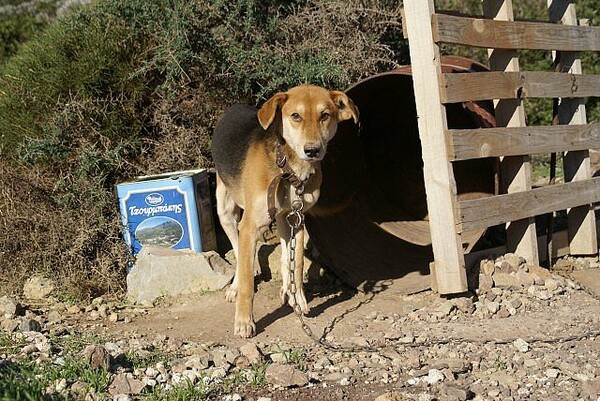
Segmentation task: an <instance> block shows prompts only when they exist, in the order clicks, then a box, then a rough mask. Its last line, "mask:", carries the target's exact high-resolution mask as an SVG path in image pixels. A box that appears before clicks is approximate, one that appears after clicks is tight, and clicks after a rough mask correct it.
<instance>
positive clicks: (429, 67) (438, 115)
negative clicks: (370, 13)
mask: <svg viewBox="0 0 600 401" xmlns="http://www.w3.org/2000/svg"><path fill="white" fill-rule="evenodd" d="M404 13H405V17H406V18H405V21H406V29H407V32H408V40H409V44H410V56H411V64H412V79H413V85H414V93H415V101H416V106H417V115H418V122H419V137H420V139H421V147H422V149H423V155H422V157H423V165H424V166H423V173H424V177H425V190H426V193H427V207H428V211H429V225H430V230H431V241H432V246H433V254H434V258H435V275H436V277H437V289H438V291H439V292H440V294H452V293H460V292H464V291H466V290H467V277H466V271H465V260H464V255H463V249H462V243H461V237H460V234H458V233H457V227H456V224H455V221H456V211H457V204H456V194H457V192H456V182H455V180H454V173H453V171H452V164H451V162H450V161H449V159H448V151H447V148H446V140H445V134H444V133H445V131H446V130H447V128H448V126H447V121H446V109H445V107H444V106H443V105H442V103H441V98H440V92H439V89H438V88H439V85H438V82H439V81H438V77H439V74H440V73H441V67H440V52H439V48H438V46H437V44H435V43H434V42H433V35H432V29H431V23H430V21H431V15H432V14H434V13H435V6H434V2H433V0H405V1H404Z"/></svg>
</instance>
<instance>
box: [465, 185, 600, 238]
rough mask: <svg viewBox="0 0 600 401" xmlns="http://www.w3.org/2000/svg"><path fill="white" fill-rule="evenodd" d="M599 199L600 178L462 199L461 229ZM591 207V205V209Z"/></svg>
mask: <svg viewBox="0 0 600 401" xmlns="http://www.w3.org/2000/svg"><path fill="white" fill-rule="evenodd" d="M599 201H600V177H596V178H592V179H590V180H585V181H573V182H568V183H565V184H556V185H550V186H546V187H542V188H535V189H532V190H529V191H525V192H515V193H511V194H505V195H497V196H490V197H489V198H481V199H476V200H466V201H462V202H459V213H460V216H461V221H462V222H461V223H460V225H459V226H460V231H461V232H462V231H466V230H473V229H477V228H483V227H491V226H495V225H498V224H502V223H505V222H507V221H515V220H520V219H524V218H526V217H529V216H538V215H541V214H544V213H549V212H552V211H557V210H564V209H567V208H569V207H573V206H580V205H586V204H591V203H594V202H599ZM588 209H589V208H588Z"/></svg>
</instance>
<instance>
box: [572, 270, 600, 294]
mask: <svg viewBox="0 0 600 401" xmlns="http://www.w3.org/2000/svg"><path fill="white" fill-rule="evenodd" d="M571 276H572V277H573V278H574V279H575V280H576V281H577V282H579V284H581V285H582V286H584V287H585V288H587V289H588V290H590V291H592V292H593V293H594V294H596V295H597V296H599V297H600V269H587V270H575V271H574V272H572V273H571Z"/></svg>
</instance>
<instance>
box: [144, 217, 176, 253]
mask: <svg viewBox="0 0 600 401" xmlns="http://www.w3.org/2000/svg"><path fill="white" fill-rule="evenodd" d="M182 237H183V227H182V226H181V224H179V222H178V221H177V220H175V219H172V218H170V217H166V216H157V217H151V218H149V219H146V220H144V221H143V222H141V223H140V225H138V226H137V229H136V230H135V238H136V239H137V241H138V242H139V243H140V244H142V245H153V246H161V247H164V248H171V247H173V246H175V245H177V243H178V242H179V241H181V238H182Z"/></svg>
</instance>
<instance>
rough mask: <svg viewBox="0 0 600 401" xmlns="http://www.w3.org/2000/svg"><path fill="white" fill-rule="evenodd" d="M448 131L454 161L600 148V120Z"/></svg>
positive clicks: (451, 157)
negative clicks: (581, 122)
mask: <svg viewBox="0 0 600 401" xmlns="http://www.w3.org/2000/svg"><path fill="white" fill-rule="evenodd" d="M447 135H448V138H449V142H450V144H451V146H450V147H449V152H450V153H449V157H450V159H451V160H453V161H454V160H468V159H478V158H481V157H500V156H518V155H527V154H532V155H533V154H540V153H552V152H563V151H578V150H584V149H600V123H597V124H587V125H562V126H561V125H552V126H530V127H509V128H506V127H500V128H478V129H451V130H448V131H447ZM587 178H589V177H587Z"/></svg>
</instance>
